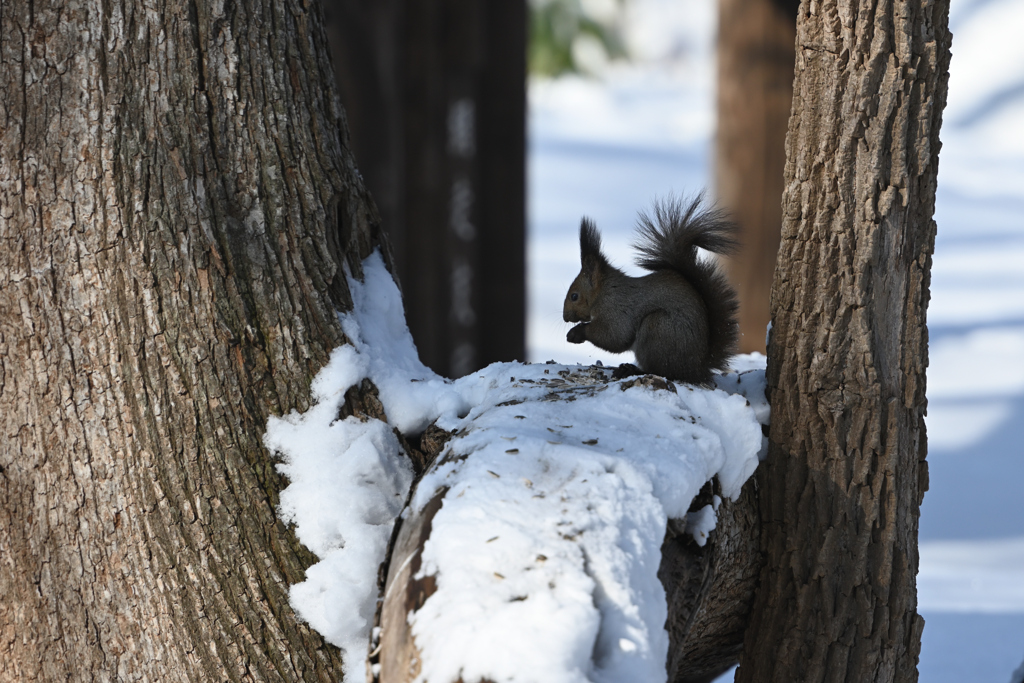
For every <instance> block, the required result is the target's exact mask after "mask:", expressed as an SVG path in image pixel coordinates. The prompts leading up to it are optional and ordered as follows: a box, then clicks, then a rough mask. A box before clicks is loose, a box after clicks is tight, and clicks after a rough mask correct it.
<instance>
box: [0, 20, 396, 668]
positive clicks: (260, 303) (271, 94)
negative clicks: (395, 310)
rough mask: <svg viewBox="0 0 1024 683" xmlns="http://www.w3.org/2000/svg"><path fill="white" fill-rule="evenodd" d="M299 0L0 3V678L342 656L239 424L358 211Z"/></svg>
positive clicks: (319, 305) (269, 393) (306, 377)
mask: <svg viewBox="0 0 1024 683" xmlns="http://www.w3.org/2000/svg"><path fill="white" fill-rule="evenodd" d="M318 8H319V6H318V5H316V4H313V5H312V7H310V6H309V5H308V4H307V3H304V2H286V1H282V2H271V1H269V0H266V1H263V2H260V1H257V2H252V3H245V4H244V5H239V4H234V3H179V2H162V1H159V0H154V1H151V2H146V1H144V0H125V1H124V2H115V3H111V2H102V3H100V2H91V1H76V0H70V1H67V0H61V1H60V2H57V1H53V2H40V1H37V2H32V3H26V2H21V3H19V2H4V3H2V4H0V34H2V36H3V38H2V41H0V121H3V125H2V128H0V244H2V247H3V248H2V249H0V558H2V560H0V595H3V600H2V601H0V679H2V680H8V681H15V680H18V681H23V680H45V681H56V680H115V679H116V680H151V681H186V680H187V681H213V680H217V681H227V680H230V681H242V680H245V681H265V680H273V681H293V680H322V681H327V680H339V679H340V677H341V658H340V654H339V651H338V650H337V648H334V647H332V646H329V645H327V644H326V643H325V642H324V641H323V639H322V638H321V637H320V636H319V635H318V634H317V633H315V632H312V631H311V630H310V629H309V628H308V627H306V626H305V625H303V624H298V623H296V618H295V615H294V614H293V613H292V610H291V608H290V607H289V605H288V596H287V586H288V584H290V583H294V582H296V581H299V580H301V579H302V577H303V571H304V569H305V567H306V566H308V565H309V564H310V562H311V560H312V558H311V556H310V553H309V552H308V551H306V550H305V549H304V548H302V547H301V545H300V544H299V543H298V542H297V541H296V539H295V537H294V535H293V534H292V533H291V532H290V530H289V529H288V528H286V526H285V525H284V524H283V523H282V522H281V521H280V520H279V519H278V518H277V515H276V512H275V506H276V504H277V497H278V492H279V490H280V489H281V487H282V485H283V482H282V480H281V477H280V476H279V475H278V474H277V472H276V471H275V470H274V466H273V462H272V460H271V457H270V455H269V454H268V452H267V451H266V449H265V448H264V447H263V445H262V443H261V435H262V433H263V429H264V427H265V423H266V418H267V416H268V415H269V414H271V413H282V412H286V411H289V410H292V409H303V408H305V407H306V406H307V404H308V400H309V399H308V396H309V382H310V379H311V378H312V376H313V375H314V374H315V372H316V371H317V370H318V369H319V368H320V367H321V366H322V365H323V364H324V363H325V362H326V359H327V356H328V352H329V351H330V349H331V348H333V347H335V346H337V345H339V344H342V343H344V341H345V339H344V336H343V334H342V332H341V329H340V326H339V324H338V321H337V318H336V316H335V310H336V309H341V310H345V309H347V308H349V307H350V306H351V302H350V299H349V294H348V288H347V284H346V280H345V277H344V273H343V272H342V266H343V264H344V263H347V264H348V268H349V269H350V270H351V271H352V272H353V273H355V274H356V275H359V274H360V272H361V271H360V263H361V261H362V258H363V257H365V256H366V255H367V254H368V253H369V252H370V251H371V250H372V248H373V247H374V246H376V245H377V244H379V239H380V238H379V232H378V229H377V219H376V210H375V209H374V208H373V207H372V204H371V203H370V202H369V200H368V197H367V196H366V195H365V192H364V190H363V188H362V185H361V181H360V180H359V179H358V174H357V172H356V170H355V166H354V164H353V161H352V158H351V155H350V154H349V151H348V149H347V142H346V132H345V121H344V114H343V111H342V109H341V107H340V105H339V104H338V101H337V98H336V96H335V91H334V88H333V73H332V69H331V65H330V63H329V60H328V58H327V49H326V41H325V39H324V35H323V31H322V28H321V24H322V21H321V18H320V16H319V14H318V12H319V9H318ZM385 251H386V249H385Z"/></svg>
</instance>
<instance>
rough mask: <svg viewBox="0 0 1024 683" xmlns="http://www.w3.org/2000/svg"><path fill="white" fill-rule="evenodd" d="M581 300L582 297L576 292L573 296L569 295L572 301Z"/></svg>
mask: <svg viewBox="0 0 1024 683" xmlns="http://www.w3.org/2000/svg"><path fill="white" fill-rule="evenodd" d="M579 298H580V295H579V294H577V293H576V292H573V293H572V294H571V295H569V300H570V301H576V300H577V299H579Z"/></svg>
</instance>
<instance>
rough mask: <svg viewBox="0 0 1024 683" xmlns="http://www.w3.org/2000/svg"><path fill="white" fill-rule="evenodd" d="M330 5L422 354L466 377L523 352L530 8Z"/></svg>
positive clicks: (363, 159) (422, 0)
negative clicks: (528, 22) (527, 80)
mask: <svg viewBox="0 0 1024 683" xmlns="http://www.w3.org/2000/svg"><path fill="white" fill-rule="evenodd" d="M325 2H326V5H327V15H328V24H329V33H330V37H331V41H332V50H333V56H334V60H335V65H336V69H337V72H338V82H339V85H340V89H341V92H342V100H343V103H344V105H345V108H346V111H347V112H348V115H349V127H350V129H351V131H352V144H353V148H354V150H355V154H356V159H357V161H358V163H359V164H360V168H362V169H363V173H364V175H365V178H366V183H367V186H368V187H369V188H370V191H371V193H372V194H373V196H374V197H375V198H377V202H378V205H379V208H380V212H381V218H382V221H383V225H384V229H385V230H386V231H387V232H388V234H389V236H390V237H391V242H392V244H393V246H394V251H395V260H396V264H397V269H398V277H399V280H400V281H401V284H402V288H403V295H404V299H405V307H406V318H407V320H408V321H409V327H410V329H411V330H412V334H413V337H414V338H415V340H416V344H417V347H418V348H419V351H420V356H421V357H422V359H423V361H424V362H425V363H427V364H428V365H429V366H431V367H432V368H433V369H434V370H436V371H437V372H440V373H442V374H445V375H449V376H453V377H457V376H460V375H464V374H466V373H468V372H471V371H473V370H475V369H477V368H479V367H482V366H483V365H486V364H487V363H490V362H493V361H496V360H513V359H520V360H522V359H523V358H524V356H525V319H526V315H525V284H524V273H525V253H524V252H525V229H524V226H525V127H526V88H525V83H526V4H525V2H523V0H415V1H414V0H325Z"/></svg>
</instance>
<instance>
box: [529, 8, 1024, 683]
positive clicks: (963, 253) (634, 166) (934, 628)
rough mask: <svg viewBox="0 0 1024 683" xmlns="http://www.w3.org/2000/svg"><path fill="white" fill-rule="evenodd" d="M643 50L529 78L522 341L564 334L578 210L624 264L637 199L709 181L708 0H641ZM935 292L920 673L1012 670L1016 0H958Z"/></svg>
mask: <svg viewBox="0 0 1024 683" xmlns="http://www.w3.org/2000/svg"><path fill="white" fill-rule="evenodd" d="M633 6H634V8H635V14H634V16H633V22H632V24H631V27H632V28H631V35H630V40H631V43H632V44H633V45H634V47H635V48H639V49H638V51H639V52H640V53H641V57H642V59H640V60H639V61H638V62H637V63H636V64H634V65H633V66H630V67H614V68H612V69H611V70H610V71H608V72H606V73H605V75H604V77H603V78H602V79H601V80H595V79H589V80H588V79H579V78H563V79H560V80H559V81H555V82H547V83H534V84H533V85H532V86H531V91H530V94H531V103H530V104H531V108H530V162H529V184H530V211H529V220H530V226H529V229H530V239H529V246H528V250H529V251H528V259H529V280H528V281H529V297H530V307H529V316H528V320H529V331H528V340H529V349H530V350H529V356H530V358H529V359H530V360H533V361H543V360H547V359H551V358H553V359H557V360H558V361H559V362H563V363H564V362H573V361H582V362H588V363H589V362H593V361H594V360H597V359H601V360H603V361H604V362H605V363H606V364H607V363H610V362H621V361H620V360H619V359H616V358H613V357H610V356H609V354H605V353H603V352H599V351H598V350H597V349H595V348H593V347H592V346H590V345H583V346H582V347H580V346H573V345H570V344H567V343H566V342H565V341H564V338H565V332H566V331H567V329H568V325H566V324H565V323H563V322H562V320H561V301H562V297H563V296H564V294H565V289H566V287H567V286H568V283H569V282H570V281H571V280H572V278H573V277H574V276H575V274H576V272H577V270H578V267H579V266H578V260H577V259H578V254H577V244H576V230H577V226H578V225H579V219H580V216H581V215H588V216H590V217H592V218H593V219H595V221H596V223H597V225H598V227H599V228H600V229H601V230H602V233H603V235H604V237H605V244H606V247H607V252H608V253H609V255H612V258H613V261H615V262H616V264H617V265H619V266H624V267H626V268H627V270H628V269H629V267H630V266H631V252H630V251H629V249H628V246H627V245H628V243H629V241H630V232H631V229H632V224H633V219H634V216H635V214H636V211H637V210H638V209H640V208H645V207H648V206H649V205H650V202H651V200H652V199H653V198H654V197H655V196H661V195H665V194H667V193H669V192H673V191H674V192H684V193H688V192H693V191H696V190H699V189H701V188H703V187H705V186H707V185H708V184H709V163H708V162H709V151H710V141H711V135H712V126H713V112H712V103H713V100H712V85H713V84H712V75H713V72H712V69H713V65H712V62H711V59H710V56H711V42H710V39H709V36H711V35H712V33H713V25H712V23H713V14H714V13H713V5H712V3H711V1H710V0H672V1H671V2H670V1H669V0H634V4H633ZM951 26H952V30H953V33H954V43H953V52H954V57H953V64H952V68H951V78H950V96H949V105H948V107H947V109H946V113H945V117H944V124H943V130H942V139H943V149H942V153H941V157H940V173H939V195H938V206H937V213H936V220H937V221H938V225H939V233H938V239H937V243H936V253H935V262H934V269H933V281H932V303H931V307H930V309H929V313H928V317H929V328H930V335H931V347H930V355H931V364H930V368H929V373H928V382H929V415H928V429H929V445H930V448H929V462H930V472H931V489H930V490H929V492H928V494H927V495H926V497H925V501H924V506H923V508H922V519H921V555H922V561H921V573H920V576H919V579H918V580H919V588H920V605H921V612H922V613H923V614H924V616H925V619H926V621H927V625H926V627H925V632H924V643H923V651H922V656H921V665H920V671H921V679H920V680H921V681H922V682H923V683H946V682H947V681H948V682H949V683H953V682H954V681H955V682H956V683H961V682H963V681H971V682H973V683H989V682H991V683H1006V682H1007V681H1009V680H1010V676H1011V673H1012V672H1013V671H1014V669H1015V668H1016V667H1017V666H1019V665H1020V664H1021V661H1022V660H1024V506H1022V505H1021V504H1020V501H1021V496H1020V491H1021V484H1022V482H1024V453H1022V447H1021V444H1022V443H1024V265H1022V264H1024V133H1021V130H1022V129H1024V42H1022V41H1020V40H1018V38H1017V36H1016V35H1015V33H1016V32H1017V31H1019V27H1020V26H1024V2H1022V1H1021V0H953V9H952V12H951Z"/></svg>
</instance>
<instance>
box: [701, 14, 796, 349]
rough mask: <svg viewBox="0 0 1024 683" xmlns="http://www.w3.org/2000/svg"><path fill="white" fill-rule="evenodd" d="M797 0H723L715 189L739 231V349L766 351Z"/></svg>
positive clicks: (735, 275) (732, 268)
mask: <svg viewBox="0 0 1024 683" xmlns="http://www.w3.org/2000/svg"><path fill="white" fill-rule="evenodd" d="M796 9H797V2H795V1H794V0H719V2H718V21H719V25H718V131H717V136H716V143H715V191H716V195H717V198H718V201H719V203H720V205H721V206H722V207H723V208H725V209H726V210H728V211H729V212H730V213H731V214H732V216H733V218H734V219H735V220H736V222H737V223H739V225H740V231H741V233H740V239H741V241H742V244H743V247H742V250H741V251H740V252H739V253H738V254H737V255H736V256H734V257H732V258H730V259H728V261H727V262H726V268H727V270H728V273H729V276H730V279H731V280H732V282H733V284H734V285H735V286H736V290H737V292H738V293H739V297H740V314H739V321H740V334H741V337H740V351H742V352H744V353H746V352H751V351H759V352H761V353H764V350H765V348H764V339H765V329H766V328H767V326H768V303H769V294H770V292H771V286H772V276H773V275H774V273H775V257H776V254H777V252H778V250H779V231H780V226H781V223H782V174H783V167H784V165H785V160H786V154H785V143H786V128H787V126H788V123H789V113H790V108H791V106H792V101H793V64H794V51H793V50H794V42H795V40H796Z"/></svg>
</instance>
